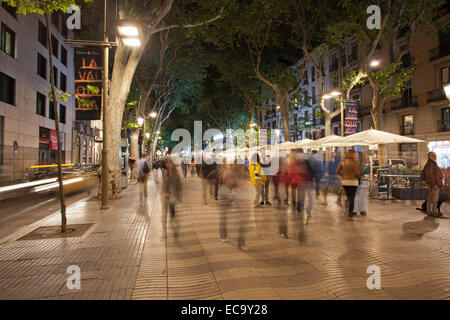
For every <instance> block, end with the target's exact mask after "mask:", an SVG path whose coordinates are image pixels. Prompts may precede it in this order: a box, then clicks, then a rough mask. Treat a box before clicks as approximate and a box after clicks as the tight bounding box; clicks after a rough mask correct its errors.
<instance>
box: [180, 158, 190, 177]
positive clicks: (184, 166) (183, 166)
mask: <svg viewBox="0 0 450 320" xmlns="http://www.w3.org/2000/svg"><path fill="white" fill-rule="evenodd" d="M188 166H189V165H188V164H186V163H184V159H183V162H181V170H182V171H183V175H184V178H185V179H186V178H187V172H188Z"/></svg>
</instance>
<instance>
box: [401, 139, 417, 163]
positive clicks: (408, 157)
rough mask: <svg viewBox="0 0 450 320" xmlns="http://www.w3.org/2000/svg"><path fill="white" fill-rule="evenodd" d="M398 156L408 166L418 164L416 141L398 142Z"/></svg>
mask: <svg viewBox="0 0 450 320" xmlns="http://www.w3.org/2000/svg"><path fill="white" fill-rule="evenodd" d="M399 149H400V150H399V151H400V157H401V158H402V159H403V160H405V162H406V164H407V165H408V166H409V167H412V166H415V165H417V164H419V161H418V158H419V157H418V147H417V143H400V144H399Z"/></svg>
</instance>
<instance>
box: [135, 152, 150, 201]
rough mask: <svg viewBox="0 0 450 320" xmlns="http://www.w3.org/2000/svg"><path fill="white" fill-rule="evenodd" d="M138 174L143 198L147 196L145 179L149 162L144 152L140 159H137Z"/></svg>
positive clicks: (146, 178) (148, 170)
mask: <svg viewBox="0 0 450 320" xmlns="http://www.w3.org/2000/svg"><path fill="white" fill-rule="evenodd" d="M137 167H138V175H139V180H138V181H139V183H142V185H143V187H142V190H143V193H144V198H147V197H148V194H147V180H148V175H149V173H150V164H149V163H148V160H147V155H146V154H144V155H143V157H142V158H141V159H139V161H138V165H137Z"/></svg>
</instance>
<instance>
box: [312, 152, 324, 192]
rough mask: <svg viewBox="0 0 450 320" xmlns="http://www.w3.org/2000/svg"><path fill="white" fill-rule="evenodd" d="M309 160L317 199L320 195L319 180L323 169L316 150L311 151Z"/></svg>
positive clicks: (321, 160)
mask: <svg viewBox="0 0 450 320" xmlns="http://www.w3.org/2000/svg"><path fill="white" fill-rule="evenodd" d="M309 162H310V164H311V168H312V172H313V175H312V178H313V184H314V189H315V191H316V199H319V196H320V181H321V180H322V178H323V176H324V174H325V170H324V168H323V159H322V157H321V156H320V154H319V153H318V152H317V150H313V151H312V156H311V157H310V158H309Z"/></svg>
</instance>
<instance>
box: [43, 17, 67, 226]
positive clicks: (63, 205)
mask: <svg viewBox="0 0 450 320" xmlns="http://www.w3.org/2000/svg"><path fill="white" fill-rule="evenodd" d="M45 19H46V22H47V43H48V54H49V63H50V83H51V90H52V92H51V93H52V100H53V110H54V115H55V130H56V139H57V143H58V150H57V152H56V153H57V159H58V184H59V200H60V204H61V232H62V233H64V232H66V225H67V217H66V202H65V201H64V184H63V176H62V154H61V147H62V144H61V134H60V133H59V132H60V131H59V112H58V100H57V98H56V91H55V74H54V72H53V50H52V49H53V47H52V39H51V35H50V32H51V31H50V27H51V24H50V16H49V14H45Z"/></svg>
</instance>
